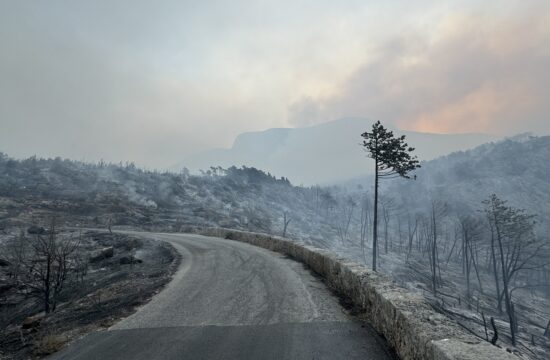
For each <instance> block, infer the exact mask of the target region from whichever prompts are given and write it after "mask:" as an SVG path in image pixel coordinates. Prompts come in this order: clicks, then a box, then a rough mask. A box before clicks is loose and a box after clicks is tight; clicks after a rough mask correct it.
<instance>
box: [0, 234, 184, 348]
mask: <svg viewBox="0 0 550 360" xmlns="http://www.w3.org/2000/svg"><path fill="white" fill-rule="evenodd" d="M29 230H30V231H31V232H32V234H29V233H27V231H26V230H25V234H23V236H24V239H25V240H26V241H29V242H30V241H32V238H33V237H36V236H42V237H46V238H47V237H48V229H47V228H46V229H45V228H40V227H36V226H34V227H30V228H29ZM56 236H57V239H58V241H63V240H67V239H70V240H75V241H76V244H77V249H76V251H75V252H74V255H75V256H74V257H73V258H72V259H71V261H70V262H69V263H68V264H69V267H70V270H69V271H68V272H67V275H66V276H67V278H66V280H65V284H64V288H63V290H62V291H61V292H60V294H59V299H58V301H57V302H58V305H57V306H56V309H55V311H53V312H50V313H48V314H45V312H44V307H43V301H42V298H41V293H40V290H37V289H35V288H34V286H36V283H25V282H24V281H21V280H19V279H18V278H17V276H15V274H14V273H15V269H14V266H15V265H16V264H15V261H14V259H13V257H12V256H10V255H11V254H12V253H13V241H14V239H20V237H21V234H20V233H18V232H16V231H15V230H14V231H13V232H4V233H3V234H1V235H0V242H1V243H0V246H1V249H2V252H0V265H1V266H0V358H2V359H28V358H34V357H42V356H45V355H48V354H50V353H53V352H56V351H58V350H59V349H61V348H62V347H63V346H64V345H65V344H67V343H68V342H70V341H71V340H73V339H76V338H78V337H80V336H82V335H83V334H86V333H88V332H90V331H94V330H100V329H102V328H108V327H109V326H111V325H112V324H114V323H115V322H116V321H117V320H119V319H121V318H124V317H126V316H128V315H130V314H131V313H133V312H134V311H135V310H136V308H137V307H138V306H140V305H143V304H145V303H146V302H147V301H148V300H149V299H150V298H151V297H152V296H153V295H154V294H156V293H157V292H159V291H160V290H161V289H162V288H163V286H164V285H165V284H167V283H168V282H169V281H170V279H171V276H172V274H173V273H174V272H175V270H176V269H177V268H178V265H179V262H180V256H179V254H178V253H177V251H176V250H175V249H174V248H173V247H172V246H171V245H169V244H168V243H165V242H160V241H152V240H146V239H138V238H135V237H132V236H128V235H123V234H115V233H113V234H110V233H108V232H103V233H102V232H94V231H85V232H81V231H80V230H61V231H58V233H57V234H56ZM37 261H39V260H37Z"/></svg>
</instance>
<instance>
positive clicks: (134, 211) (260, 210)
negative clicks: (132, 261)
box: [0, 155, 332, 238]
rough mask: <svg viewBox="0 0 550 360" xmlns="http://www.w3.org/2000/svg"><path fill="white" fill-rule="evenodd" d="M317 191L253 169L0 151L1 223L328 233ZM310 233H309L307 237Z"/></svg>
mask: <svg viewBox="0 0 550 360" xmlns="http://www.w3.org/2000/svg"><path fill="white" fill-rule="evenodd" d="M313 195H314V190H313V189H308V188H303V187H295V186H292V185H291V184H290V182H289V181H288V180H287V179H286V178H275V177H274V176H272V175H270V174H268V173H264V172H263V171H260V170H257V169H254V168H246V167H243V168H240V169H239V168H235V167H231V168H229V169H221V168H215V169H214V168H212V169H211V170H209V171H207V172H206V173H204V174H202V175H190V174H188V173H186V172H182V173H180V174H175V173H169V172H165V173H159V172H155V171H145V170H142V169H139V168H137V167H135V166H134V165H133V164H126V165H122V164H119V165H113V164H104V163H100V164H88V163H83V162H76V161H70V160H63V159H60V158H56V159H38V158H35V157H32V158H29V159H25V160H14V159H11V158H9V157H8V156H6V155H1V156H0V224H3V225H2V226H4V227H5V226H14V225H17V224H28V223H33V222H38V220H40V219H43V218H46V217H49V216H51V215H53V214H56V215H57V216H58V218H59V219H58V220H61V221H65V223H67V224H72V225H76V224H79V225H86V226H96V227H98V226H99V227H105V226H107V225H108V224H109V223H111V224H112V225H114V226H117V225H119V226H122V225H126V226H139V227H142V228H148V229H159V230H176V231H180V230H182V229H183V228H184V227H185V226H223V227H229V228H235V229H245V230H252V231H260V232H265V233H272V234H280V233H281V231H282V227H283V225H282V222H283V220H282V219H283V217H284V213H285V212H286V213H287V217H288V218H289V219H291V225H289V234H294V235H296V236H304V237H308V238H316V237H317V238H321V237H322V236H324V237H326V236H327V234H330V233H331V231H332V230H331V227H330V226H328V225H325V224H324V221H323V217H322V216H321V215H320V214H319V212H318V211H316V209H315V206H314V202H313V197H312V196H313ZM306 234H307V235H306Z"/></svg>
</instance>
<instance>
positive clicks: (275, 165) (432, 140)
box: [174, 119, 495, 185]
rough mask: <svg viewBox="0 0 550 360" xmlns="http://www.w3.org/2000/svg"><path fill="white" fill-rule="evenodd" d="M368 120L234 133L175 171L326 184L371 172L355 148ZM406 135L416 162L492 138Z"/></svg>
mask: <svg viewBox="0 0 550 360" xmlns="http://www.w3.org/2000/svg"><path fill="white" fill-rule="evenodd" d="M372 123H373V122H372V121H371V120H367V119H341V120H336V121H332V122H329V123H325V124H320V125H316V126H311V127H306V128H295V129H293V128H279V129H269V130H265V131H259V132H249V133H244V134H241V135H239V136H238V137H237V138H236V139H235V142H234V144H233V147H232V148H230V149H215V150H211V151H207V152H203V153H200V154H196V155H195V156H191V157H189V158H187V159H185V161H183V162H182V163H181V164H178V166H176V167H174V169H178V170H179V169H181V168H183V167H184V166H185V167H187V168H189V169H190V170H192V171H198V170H201V169H204V170H206V169H208V168H210V166H222V167H229V166H232V165H235V166H241V165H246V166H253V167H256V168H260V169H263V170H265V171H269V172H271V173H273V174H276V175H278V176H285V177H287V178H289V179H290V181H292V182H293V183H295V184H300V183H302V184H306V185H312V184H330V183H336V182H340V181H344V180H347V179H350V178H354V177H358V176H364V175H367V174H369V173H370V172H371V168H372V167H373V165H371V163H370V160H368V159H366V158H365V155H366V154H365V153H364V152H363V150H362V149H361V147H360V146H359V144H360V143H361V137H360V134H361V133H363V132H365V131H367V130H369V129H370V128H371V126H372ZM396 132H397V133H400V134H404V135H407V139H408V142H409V144H410V145H411V146H413V147H416V149H417V151H416V153H417V154H418V156H419V158H420V159H421V160H430V159H434V158H436V157H438V156H441V155H446V154H449V153H451V152H454V151H458V150H466V149H470V148H473V147H475V146H478V145H480V144H483V143H486V142H489V141H492V140H495V138H494V137H492V136H490V135H485V134H430V133H419V132H410V131H396Z"/></svg>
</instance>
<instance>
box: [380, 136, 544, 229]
mask: <svg viewBox="0 0 550 360" xmlns="http://www.w3.org/2000/svg"><path fill="white" fill-rule="evenodd" d="M549 159H550V136H545V137H532V136H519V137H516V138H510V139H506V140H503V141H499V142H496V143H488V144H484V145H481V146H479V147H476V148H474V149H472V150H468V151H460V152H456V153H453V154H450V155H447V156H443V157H440V158H438V159H435V160H432V161H428V162H424V163H423V164H422V168H421V169H419V170H418V171H417V172H416V175H417V180H416V181H402V180H401V179H398V180H397V181H393V182H392V183H391V184H388V186H387V187H386V189H385V193H387V194H388V195H389V196H397V197H399V198H400V199H401V200H402V201H403V202H404V203H405V204H408V206H407V207H408V208H411V209H412V208H414V207H422V206H426V205H428V204H429V202H431V201H432V200H441V201H444V202H447V203H448V204H449V205H450V206H452V207H454V208H456V211H458V212H466V211H475V210H477V209H480V208H481V206H482V204H481V201H482V200H484V199H487V198H488V197H489V196H490V195H491V194H497V195H498V196H499V197H501V198H503V199H505V200H507V201H508V202H509V204H510V205H512V206H515V207H519V208H523V209H526V210H527V211H528V212H530V213H532V214H536V215H537V216H538V221H539V223H541V225H542V226H544V229H545V230H547V229H548V228H549V226H550V163H549Z"/></svg>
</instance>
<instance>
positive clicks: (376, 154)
mask: <svg viewBox="0 0 550 360" xmlns="http://www.w3.org/2000/svg"><path fill="white" fill-rule="evenodd" d="M361 136H362V137H363V139H364V140H363V147H364V149H365V151H367V152H368V154H369V155H368V156H369V157H370V158H372V159H373V160H374V163H375V177H374V219H373V221H374V224H373V227H372V229H373V230H372V232H373V236H372V241H373V243H372V269H373V270H374V271H376V260H377V250H378V187H379V182H380V180H381V179H387V178H392V177H403V178H406V179H410V176H409V173H410V172H411V171H413V170H415V169H418V168H419V167H420V164H419V161H418V159H417V157H416V156H413V155H412V152H413V151H414V148H412V147H409V145H408V144H407V143H406V142H405V135H402V136H398V137H395V136H394V135H393V132H392V131H390V130H388V129H386V128H385V127H384V126H382V124H381V123H380V121H377V122H376V123H375V124H374V125H372V130H371V132H364V133H363V134H361Z"/></svg>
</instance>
